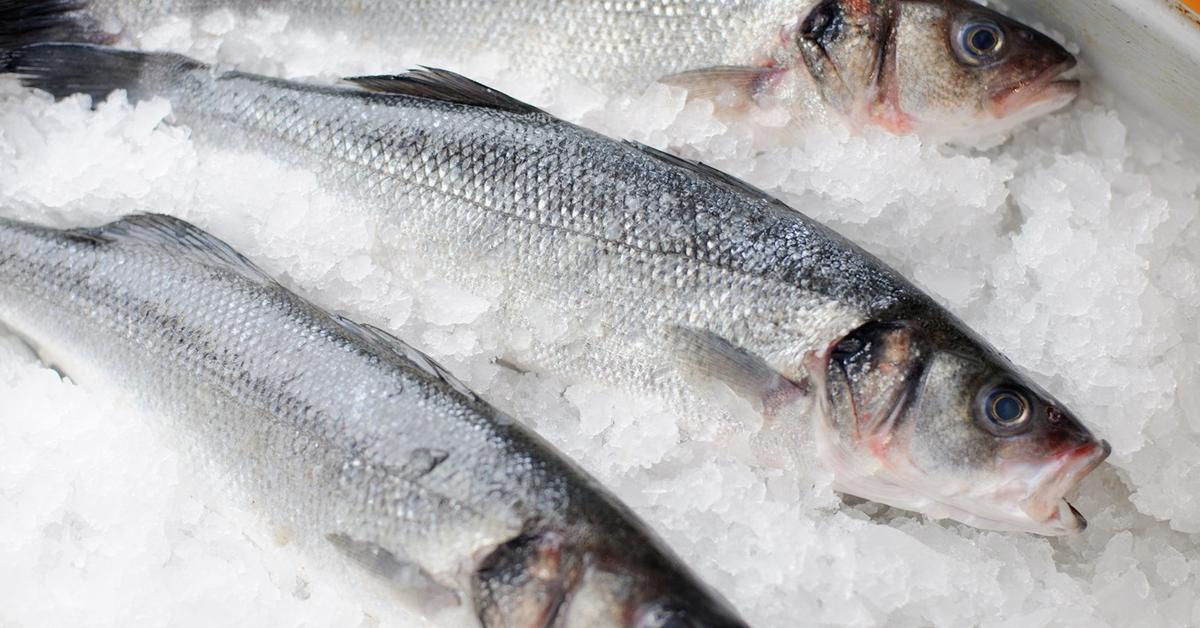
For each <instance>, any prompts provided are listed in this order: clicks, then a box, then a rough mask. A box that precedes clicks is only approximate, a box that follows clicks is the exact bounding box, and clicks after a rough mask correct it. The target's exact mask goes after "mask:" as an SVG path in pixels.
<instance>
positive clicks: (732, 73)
mask: <svg viewBox="0 0 1200 628" xmlns="http://www.w3.org/2000/svg"><path fill="white" fill-rule="evenodd" d="M778 74H779V70H778V69H777V68H771V67H765V68H764V67H754V66H740V65H718V66H713V67H710V68H700V69H697V70H688V71H686V72H680V73H678V74H671V75H668V76H665V77H663V78H662V79H661V81H662V82H663V83H665V84H667V85H674V86H676V87H682V88H684V89H686V90H688V95H689V96H691V97H693V98H713V99H715V98H717V97H719V96H725V95H726V94H732V95H733V96H734V97H735V98H736V100H737V104H746V103H749V102H751V101H752V100H754V99H755V98H757V97H758V96H759V95H761V94H762V93H763V91H765V90H766V88H767V87H769V86H770V84H771V82H772V81H773V80H774V79H775V77H777V76H778Z"/></svg>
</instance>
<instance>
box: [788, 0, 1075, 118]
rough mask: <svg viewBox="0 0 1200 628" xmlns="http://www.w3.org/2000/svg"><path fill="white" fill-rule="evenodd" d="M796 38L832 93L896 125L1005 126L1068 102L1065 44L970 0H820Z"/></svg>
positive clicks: (859, 113)
mask: <svg viewBox="0 0 1200 628" xmlns="http://www.w3.org/2000/svg"><path fill="white" fill-rule="evenodd" d="M797 37H798V39H797V45H798V47H799V50H800V53H801V55H802V56H803V57H804V60H805V64H806V65H807V66H808V68H809V71H810V74H811V75H812V76H813V78H814V80H815V81H816V82H817V84H818V85H819V86H820V89H821V91H822V93H823V95H825V97H826V100H827V101H829V102H830V103H831V104H833V105H834V106H835V107H836V108H838V109H840V110H842V112H843V113H844V114H846V115H848V116H849V117H850V118H851V119H852V120H854V121H859V122H867V123H871V124H875V125H878V126H882V127H884V128H886V129H888V130H891V131H893V132H898V133H903V132H911V131H922V132H925V131H928V132H934V133H947V134H952V135H953V134H960V133H963V132H971V133H982V132H985V131H992V132H994V131H1000V130H1004V129H1006V128H1009V127H1011V126H1013V125H1016V124H1018V123H1020V122H1022V121H1024V120H1028V119H1030V118H1033V117H1036V116H1038V115H1042V114H1044V113H1048V112H1050V111H1053V110H1055V109H1058V108H1060V107H1063V106H1065V105H1066V104H1067V103H1069V102H1070V101H1071V100H1072V99H1073V98H1074V97H1075V95H1076V94H1077V92H1078V90H1079V84H1078V82H1077V81H1073V80H1064V79H1062V78H1061V77H1062V74H1063V73H1064V72H1066V71H1068V70H1070V69H1071V68H1072V67H1074V65H1075V58H1074V56H1072V55H1071V53H1069V52H1067V50H1066V49H1065V48H1063V47H1062V46H1061V45H1059V44H1058V43H1057V42H1055V41H1054V40H1052V39H1050V38H1049V37H1047V36H1046V35H1044V34H1042V33H1040V32H1038V31H1037V30H1035V29H1033V28H1031V27H1029V26H1026V25H1024V24H1022V23H1020V22H1018V21H1016V20H1013V19H1011V18H1008V17H1006V16H1004V15H1002V14H1000V13H997V12H996V11H993V10H990V9H988V8H986V7H983V6H981V5H978V4H976V3H974V2H969V1H968V0H823V1H822V2H820V3H818V4H817V5H816V6H815V7H814V8H813V9H812V10H811V11H810V12H809V14H808V15H807V16H806V17H805V19H804V21H803V22H802V24H801V27H800V28H799V29H798V35H797Z"/></svg>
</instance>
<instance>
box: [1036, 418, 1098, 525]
mask: <svg viewBox="0 0 1200 628" xmlns="http://www.w3.org/2000/svg"><path fill="white" fill-rule="evenodd" d="M1110 453H1112V446H1111V445H1109V444H1108V441H1104V440H1102V441H1100V442H1098V443H1088V444H1086V445H1082V446H1080V447H1076V448H1074V449H1071V450H1069V451H1067V452H1065V453H1063V454H1062V455H1061V456H1060V457H1059V459H1058V460H1057V462H1056V464H1054V465H1053V466H1050V467H1048V468H1045V469H1043V471H1042V472H1041V473H1038V474H1037V476H1035V477H1036V478H1037V480H1036V485H1035V488H1034V490H1033V492H1032V494H1031V495H1030V496H1029V497H1028V498H1026V499H1025V500H1023V501H1022V502H1021V509H1022V511H1023V512H1024V513H1025V514H1026V515H1028V516H1029V518H1030V519H1031V520H1033V521H1034V522H1037V523H1038V524H1040V525H1041V526H1044V528H1045V531H1043V532H1041V534H1046V535H1048V536H1050V535H1055V534H1071V533H1074V532H1082V531H1083V530H1084V529H1085V528H1086V527H1087V520H1086V519H1084V517H1083V515H1081V514H1080V513H1079V511H1078V510H1076V509H1075V507H1074V506H1072V505H1071V503H1070V502H1068V501H1067V500H1066V497H1065V495H1066V494H1067V493H1070V492H1071V491H1073V490H1075V487H1077V486H1078V485H1079V483H1080V482H1081V481H1082V480H1083V478H1084V477H1085V476H1087V475H1088V474H1089V473H1091V472H1092V471H1093V470H1095V468H1096V467H1098V466H1100V463H1102V462H1104V460H1105V459H1106V458H1108V456H1109V454H1110Z"/></svg>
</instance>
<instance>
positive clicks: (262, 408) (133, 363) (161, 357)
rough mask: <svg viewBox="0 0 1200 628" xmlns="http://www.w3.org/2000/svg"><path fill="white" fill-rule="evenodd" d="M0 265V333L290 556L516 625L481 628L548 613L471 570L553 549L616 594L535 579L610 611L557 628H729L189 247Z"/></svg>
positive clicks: (250, 281)
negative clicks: (151, 418)
mask: <svg viewBox="0 0 1200 628" xmlns="http://www.w3.org/2000/svg"><path fill="white" fill-rule="evenodd" d="M0 250H2V251H5V255H4V256H3V257H0V320H2V321H3V322H4V323H5V324H6V325H8V326H9V327H10V328H11V329H13V330H14V331H16V332H17V333H18V334H20V335H22V336H23V337H25V338H26V339H28V340H30V341H31V342H32V343H33V344H34V345H35V346H37V347H38V349H39V351H40V352H41V353H42V355H44V356H46V357H47V358H48V359H49V360H51V361H52V362H53V363H55V364H58V365H61V366H62V367H63V368H64V369H65V370H66V371H67V372H69V373H71V374H72V376H73V377H75V378H77V379H78V381H81V382H83V383H85V384H88V385H97V384H101V385H111V386H115V387H116V388H118V389H120V390H123V391H126V392H127V393H128V394H130V395H132V396H133V397H134V398H135V399H136V400H137V401H138V402H139V403H140V404H141V405H142V406H143V407H144V408H146V409H147V410H149V411H151V412H153V413H154V414H156V415H158V416H159V417H161V418H162V419H163V422H164V424H166V425H171V426H172V427H173V428H174V431H173V433H175V434H178V435H179V436H177V440H178V441H179V442H182V443H184V444H185V446H186V449H187V450H188V451H190V452H191V453H190V455H191V456H192V457H193V458H196V459H199V460H200V461H201V462H203V463H206V464H207V465H208V467H209V468H211V469H213V470H216V471H217V472H218V473H220V474H222V475H227V476H228V477H231V478H233V479H234V480H236V481H237V483H238V484H239V485H240V486H241V488H242V489H244V490H246V491H247V492H248V494H249V495H251V496H253V498H254V499H255V501H256V502H257V503H259V504H265V505H266V508H267V513H268V514H269V515H270V516H271V518H272V520H273V521H274V522H275V523H276V524H277V525H280V526H283V527H285V528H287V529H289V530H290V531H292V532H294V533H296V534H298V535H300V538H301V539H303V540H305V541H306V542H308V543H320V542H325V541H326V539H329V540H336V542H335V545H337V546H339V547H341V548H343V549H346V550H347V551H348V553H350V555H351V556H352V557H356V558H359V559H360V560H364V555H366V554H368V553H369V554H370V555H371V556H373V557H375V558H376V559H381V557H386V561H385V562H387V565H388V566H389V567H390V568H395V569H399V568H400V566H401V565H403V564H407V563H408V561H412V562H413V563H415V565H416V566H417V567H419V568H420V569H422V570H423V571H424V572H426V573H427V574H428V576H429V577H430V578H433V579H434V580H435V581H436V583H437V584H438V585H442V586H447V587H451V588H453V589H455V590H458V591H461V592H462V593H463V594H464V595H468V596H470V595H474V594H473V593H472V592H473V591H475V590H476V589H480V588H481V587H482V588H486V589H487V591H489V592H490V593H489V595H492V596H493V597H487V596H485V595H482V594H481V595H474V597H473V599H472V602H473V603H474V605H475V607H476V610H477V613H479V615H480V617H481V619H484V621H485V625H513V624H514V623H517V622H520V621H522V618H521V617H519V616H518V617H511V616H502V615H503V614H502V613H501V615H495V613H496V612H498V611H496V610H495V609H496V608H502V607H504V606H505V605H507V604H514V603H521V604H526V603H527V604H532V605H534V606H536V605H538V604H540V603H544V601H542V602H540V601H539V600H540V598H538V593H539V592H538V591H526V590H523V589H522V588H521V587H516V586H514V587H505V586H504V585H503V583H500V584H497V583H494V582H492V580H494V579H497V578H500V579H503V578H513V577H520V573H519V572H521V571H523V570H524V569H525V568H526V567H525V566H524V565H514V566H513V569H514V570H515V572H517V573H513V572H503V573H491V572H484V571H482V567H483V565H486V564H488V562H489V561H493V562H494V561H496V560H502V559H503V557H504V555H505V553H506V552H508V551H513V550H512V548H511V547H510V546H513V545H514V544H515V547H517V548H522V547H525V545H524V544H525V543H526V542H527V541H523V540H522V539H526V540H528V539H530V538H532V539H537V538H540V537H545V536H547V535H548V536H551V537H554V538H558V537H566V538H568V539H569V540H568V541H564V542H563V543H561V544H558V545H555V547H554V548H553V551H555V552H560V553H561V554H562V555H563V556H568V557H572V558H573V557H576V556H578V560H580V561H581V562H583V563H587V562H590V561H601V562H604V563H605V564H606V566H605V567H603V568H595V569H592V568H590V567H587V568H583V570H584V572H585V573H586V574H593V573H604V574H610V577H612V578H614V581H615V582H616V584H614V585H613V586H612V587H611V588H609V589H607V590H593V589H588V588H587V587H583V586H576V585H574V584H571V583H570V581H571V579H573V578H576V577H578V575H577V574H573V573H571V574H569V573H565V572H564V573H552V572H553V570H552V569H549V568H543V569H542V571H541V572H539V573H540V575H539V576H538V578H542V579H545V580H547V581H548V582H549V583H550V585H553V586H559V587H561V588H563V590H564V591H568V592H570V595H572V596H573V597H572V598H571V600H570V601H565V602H562V606H563V607H564V608H571V607H572V605H573V604H574V603H576V602H578V601H579V600H584V599H588V597H589V596H592V595H599V596H601V598H600V600H601V601H600V604H601V606H602V607H603V608H605V609H606V610H605V611H604V612H601V613H598V614H595V615H591V616H589V617H588V618H587V621H583V622H579V623H572V622H567V621H565V620H564V623H563V625H580V626H591V625H626V623H627V622H626V621H625V620H622V619H620V618H622V617H626V618H628V617H633V618H635V619H637V618H640V617H641V616H642V615H644V614H646V613H652V612H657V610H656V609H660V608H662V607H669V608H671V609H675V611H673V612H676V613H677V615H678V616H679V617H683V618H687V619H689V620H690V621H694V622H696V623H695V625H698V626H740V625H743V624H741V623H740V621H739V620H738V619H736V617H735V616H734V615H733V613H732V611H729V610H728V609H727V608H726V607H725V606H724V603H723V602H722V601H720V599H719V598H717V597H715V596H714V595H713V594H711V593H710V592H709V591H708V590H707V589H706V588H704V586H703V585H702V584H700V583H699V582H698V581H697V580H696V579H695V576H693V575H692V574H691V573H690V572H688V571H687V569H686V568H685V567H683V566H682V565H680V564H679V563H678V561H677V560H676V559H675V558H674V556H673V555H672V554H671V553H670V551H669V550H667V549H666V548H665V547H663V546H662V544H661V542H660V541H658V540H657V539H656V538H655V537H654V536H653V535H652V534H651V533H649V532H648V531H646V530H645V529H644V527H643V525H642V524H641V523H640V522H639V521H638V520H637V519H636V517H635V516H634V515H633V514H632V513H630V512H629V510H628V509H627V508H625V507H624V506H623V505H621V504H619V503H618V502H616V500H615V499H614V498H613V497H612V496H610V495H609V494H608V493H607V492H605V491H604V490H603V489H601V488H599V486H598V485H597V484H596V482H595V481H594V480H592V479H591V478H589V477H588V476H586V475H585V474H584V473H583V472H582V471H581V470H580V469H579V468H578V467H577V466H575V465H574V464H572V463H570V462H567V461H565V460H563V459H562V458H560V457H559V455H558V454H557V453H556V452H555V451H554V450H553V449H551V448H550V447H549V446H548V445H546V444H545V443H544V442H543V441H541V440H540V439H538V438H537V437H535V436H533V435H531V434H530V433H528V432H527V431H526V430H524V429H523V428H522V427H521V426H520V425H519V424H517V423H515V422H514V421H512V419H510V418H508V417H506V416H504V415H503V414H501V413H499V412H498V411H496V410H494V409H492V408H491V407H489V406H488V405H487V404H485V403H483V402H482V401H481V400H479V399H478V397H476V396H475V395H473V394H471V393H470V392H469V391H468V390H466V389H465V388H464V387H463V386H462V385H461V384H460V383H458V382H456V381H455V380H454V379H453V378H452V377H451V376H450V375H448V374H447V373H446V372H445V371H444V370H443V369H442V368H441V367H440V366H438V365H437V364H436V363H434V362H433V361H432V360H430V359H429V358H427V357H426V356H424V355H422V354H420V353H419V352H417V351H415V350H413V349H411V348H410V347H408V346H406V345H404V344H403V343H401V342H400V341H398V340H396V339H394V338H392V337H390V336H388V335H387V334H385V333H383V332H379V331H377V330H373V329H371V328H366V327H363V326H360V325H358V324H356V323H353V322H351V321H349V320H346V319H343V318H340V317H334V316H330V315H329V314H327V313H325V312H324V311H322V310H321V309H319V308H317V307H316V306H314V305H312V304H311V303H309V302H307V301H305V300H303V299H302V298H300V297H298V296H296V295H295V294H293V293H291V292H289V291H288V290H286V289H284V288H283V287H281V286H280V285H279V284H277V283H275V282H274V281H273V280H271V279H270V278H269V277H267V276H266V275H263V274H262V272H261V271H260V270H258V269H257V268H255V267H254V266H252V265H251V264H250V263H249V262H247V261H246V260H244V259H243V258H241V257H240V256H238V255H237V254H236V253H235V252H233V251H232V249H229V248H228V247H227V245H225V244H224V243H223V242H220V241H219V240H216V239H215V238H212V237H211V236H209V235H208V234H206V233H204V232H202V231H200V230H199V229H196V228H195V227H192V226H191V225H189V224H187V223H184V222H182V221H179V220H176V219H173V218H169V217H166V216H155V215H141V216H134V217H131V218H126V219H123V220H121V221H118V222H116V223H113V224H110V225H106V226H104V227H100V228H97V229H83V230H78V229H77V230H68V231H59V230H53V229H46V228H40V227H35V226H32V225H28V224H23V223H18V222H14V221H10V220H6V219H0ZM532 545H533V546H534V551H536V552H540V551H543V550H542V549H539V546H538V545H537V543H536V542H533V543H532ZM616 548H620V549H619V550H617V549H616ZM547 551H548V550H547ZM367 562H371V561H367ZM563 562H564V563H566V562H568V559H567V558H564V559H563ZM463 565H466V567H465V569H464V568H463V567H462V566H463ZM375 566H376V567H379V566H380V565H378V564H377V565H375ZM393 575H394V574H393ZM397 584H402V583H399V582H397ZM605 596H607V597H605ZM522 600H525V601H522ZM546 612H548V613H549V616H550V617H551V618H553V616H554V613H555V612H558V611H556V610H554V609H553V608H551V609H550V610H547V611H546ZM489 613H492V614H490V615H489ZM574 619H578V618H574ZM630 621H632V620H630ZM639 625H643V624H639ZM644 625H649V626H653V625H658V624H656V623H655V622H653V621H650V622H649V623H647V624H644Z"/></svg>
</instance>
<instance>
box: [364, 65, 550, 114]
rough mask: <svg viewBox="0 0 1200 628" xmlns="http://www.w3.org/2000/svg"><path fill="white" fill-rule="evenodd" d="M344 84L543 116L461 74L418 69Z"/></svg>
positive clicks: (537, 111) (539, 110)
mask: <svg viewBox="0 0 1200 628" xmlns="http://www.w3.org/2000/svg"><path fill="white" fill-rule="evenodd" d="M344 80H345V81H347V82H350V83H354V84H355V85H358V86H359V87H362V88H363V89H367V90H370V91H373V92H380V93H384V94H403V95H405V96H415V97H418V98H428V99H431V100H441V101H444V102H452V103H458V104H462V105H472V106H475V107H488V108H490V109H499V110H501V111H509V112H512V113H544V112H543V111H542V110H541V109H538V108H537V107H534V106H533V105H530V104H528V103H524V102H521V101H520V100H517V99H516V98H513V97H512V96H509V95H507V94H505V93H503V92H500V91H497V90H494V89H492V88H490V87H488V86H486V85H484V84H482V83H478V82H476V81H472V80H471V79H469V78H467V77H465V76H462V75H461V74H456V73H454V72H451V71H449V70H442V69H438V68H419V69H416V70H411V71H409V72H405V73H404V74H394V75H380V76H353V77H348V78H346V79H344Z"/></svg>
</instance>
